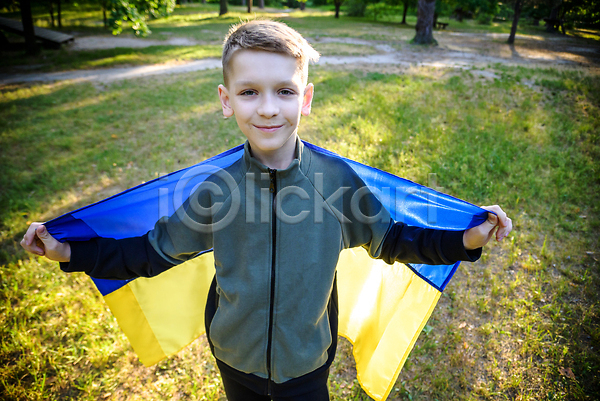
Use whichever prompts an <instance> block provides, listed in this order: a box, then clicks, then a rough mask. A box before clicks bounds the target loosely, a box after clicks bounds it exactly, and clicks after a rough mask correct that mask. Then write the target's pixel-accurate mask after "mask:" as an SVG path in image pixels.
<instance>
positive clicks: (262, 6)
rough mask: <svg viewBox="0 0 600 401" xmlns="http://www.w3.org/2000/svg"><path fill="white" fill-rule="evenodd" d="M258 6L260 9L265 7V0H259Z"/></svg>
mask: <svg viewBox="0 0 600 401" xmlns="http://www.w3.org/2000/svg"><path fill="white" fill-rule="evenodd" d="M258 8H260V9H261V10H262V9H263V8H265V0H260V1H259V2H258Z"/></svg>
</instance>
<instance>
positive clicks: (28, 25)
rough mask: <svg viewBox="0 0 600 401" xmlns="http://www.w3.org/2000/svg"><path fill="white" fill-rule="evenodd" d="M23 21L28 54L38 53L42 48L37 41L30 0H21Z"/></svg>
mask: <svg viewBox="0 0 600 401" xmlns="http://www.w3.org/2000/svg"><path fill="white" fill-rule="evenodd" d="M19 3H20V5H21V21H22V22H23V34H24V36H25V47H26V49H27V54H30V55H33V54H37V53H38V52H39V50H40V48H39V47H38V45H37V43H36V42H35V33H34V32H33V17H32V16H31V2H30V0H20V2H19Z"/></svg>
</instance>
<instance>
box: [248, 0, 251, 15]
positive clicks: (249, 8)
mask: <svg viewBox="0 0 600 401" xmlns="http://www.w3.org/2000/svg"><path fill="white" fill-rule="evenodd" d="M251 12H252V0H248V14H250V13H251Z"/></svg>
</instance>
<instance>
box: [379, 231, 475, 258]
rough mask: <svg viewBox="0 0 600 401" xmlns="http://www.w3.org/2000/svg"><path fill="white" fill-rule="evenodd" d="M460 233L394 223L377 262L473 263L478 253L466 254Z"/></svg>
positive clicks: (462, 233) (468, 252) (469, 252)
mask: <svg viewBox="0 0 600 401" xmlns="http://www.w3.org/2000/svg"><path fill="white" fill-rule="evenodd" d="M463 235H464V231H446V230H434V229H429V228H421V227H414V226H408V225H406V224H404V223H400V222H395V223H392V224H391V225H390V228H389V229H388V231H387V233H386V236H385V238H384V241H383V246H382V249H381V253H380V255H379V258H381V259H383V260H384V261H385V262H386V263H389V264H392V263H394V262H396V261H397V262H403V263H423V264H428V265H450V264H453V263H456V262H458V261H468V262H474V261H476V260H477V259H479V258H480V257H481V251H482V249H481V248H479V249H475V250H471V251H467V250H466V249H465V247H464V244H463Z"/></svg>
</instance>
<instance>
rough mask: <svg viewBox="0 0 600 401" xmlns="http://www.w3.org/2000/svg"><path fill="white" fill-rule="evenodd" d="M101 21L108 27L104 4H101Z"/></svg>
mask: <svg viewBox="0 0 600 401" xmlns="http://www.w3.org/2000/svg"><path fill="white" fill-rule="evenodd" d="M102 21H103V22H104V27H105V28H108V19H107V18H106V6H105V5H104V4H103V5H102Z"/></svg>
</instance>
